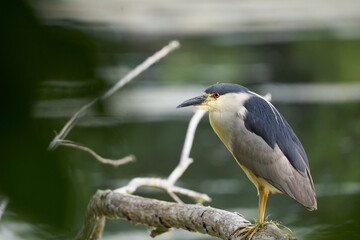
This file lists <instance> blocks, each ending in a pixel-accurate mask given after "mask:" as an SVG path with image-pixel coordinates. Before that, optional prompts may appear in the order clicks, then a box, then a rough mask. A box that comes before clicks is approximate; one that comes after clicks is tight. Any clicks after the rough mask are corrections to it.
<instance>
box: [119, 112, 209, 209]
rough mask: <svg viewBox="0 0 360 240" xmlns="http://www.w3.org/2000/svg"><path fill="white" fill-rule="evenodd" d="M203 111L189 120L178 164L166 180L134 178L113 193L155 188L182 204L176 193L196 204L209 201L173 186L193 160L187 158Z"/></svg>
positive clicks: (199, 194)
mask: <svg viewBox="0 0 360 240" xmlns="http://www.w3.org/2000/svg"><path fill="white" fill-rule="evenodd" d="M204 114H205V111H203V110H197V111H196V112H195V114H194V116H193V117H192V118H191V120H190V123H189V127H188V130H187V133H186V137H185V142H184V147H183V150H182V153H181V157H180V162H179V164H178V165H177V167H176V168H175V169H174V170H173V172H172V173H171V174H170V176H169V177H168V178H167V179H161V178H134V179H133V180H131V181H130V182H129V184H128V185H126V186H124V187H121V188H118V189H116V190H115V192H119V193H127V194H131V193H134V192H135V191H136V189H137V188H139V187H141V186H148V187H155V188H160V189H164V190H165V191H166V192H167V193H169V195H170V196H171V197H172V198H173V199H174V200H175V201H176V202H179V203H182V201H181V200H180V198H179V197H178V196H177V195H176V193H179V194H182V195H185V196H188V197H191V198H194V199H195V200H196V201H198V202H204V201H207V202H208V201H211V198H210V197H209V196H208V195H207V194H203V193H198V192H195V191H192V190H188V189H185V188H180V187H176V186H174V184H175V182H176V181H177V180H178V179H179V178H180V177H181V176H182V174H183V173H184V172H185V171H186V169H187V168H188V167H189V165H190V164H191V163H192V162H193V160H192V159H191V158H190V157H189V155H190V150H191V147H192V144H193V140H194V135H195V131H196V128H197V125H198V124H199V122H200V120H201V118H202V117H203V116H204Z"/></svg>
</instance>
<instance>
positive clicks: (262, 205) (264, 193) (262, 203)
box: [258, 186, 269, 224]
mask: <svg viewBox="0 0 360 240" xmlns="http://www.w3.org/2000/svg"><path fill="white" fill-rule="evenodd" d="M258 191H259V219H258V221H259V223H260V224H263V223H264V215H265V209H266V202H267V198H268V196H269V190H266V189H265V188H264V187H262V186H261V187H259V189H258Z"/></svg>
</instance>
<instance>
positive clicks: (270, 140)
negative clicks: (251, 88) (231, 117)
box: [236, 96, 316, 210]
mask: <svg viewBox="0 0 360 240" xmlns="http://www.w3.org/2000/svg"><path fill="white" fill-rule="evenodd" d="M244 107H245V108H246V110H247V112H246V116H245V118H244V125H245V128H246V129H247V130H248V131H250V132H251V133H253V134H255V135H257V136H258V137H260V138H261V139H257V140H256V141H255V142H256V143H255V142H254V144H257V145H258V146H253V147H254V148H256V151H252V153H247V154H248V156H245V155H244V154H240V155H239V157H240V158H241V157H249V158H251V159H249V160H248V161H253V162H246V163H248V167H249V168H250V169H251V170H252V171H253V172H254V173H255V175H257V176H259V177H262V178H264V179H265V180H267V181H268V182H269V183H270V184H271V185H273V186H274V187H276V188H277V189H279V190H280V191H282V192H283V193H285V194H287V195H289V196H290V197H292V198H294V199H295V200H297V201H299V202H300V203H301V204H303V205H304V206H305V207H307V208H308V209H309V210H314V209H316V196H315V189H314V185H313V182H312V178H311V175H310V169H309V162H308V159H307V156H306V153H305V150H304V148H303V146H302V144H301V142H300V141H299V139H298V138H297V136H296V135H295V133H294V131H293V130H292V128H291V127H290V125H289V124H288V123H287V121H286V120H285V118H284V117H283V116H282V115H281V114H280V113H279V112H278V111H277V110H276V109H275V107H274V106H272V105H271V104H270V103H268V102H267V101H266V100H264V99H262V98H260V97H257V96H253V97H251V98H249V99H248V100H247V101H246V102H245V103H244ZM261 141H263V144H259V143H261ZM259 145H260V146H261V147H260V146H259ZM266 145H268V146H269V147H270V148H271V150H270V151H269V150H268V149H269V148H268V147H266ZM276 146H277V147H278V148H276ZM276 149H280V151H279V150H276ZM236 155H237V154H236ZM269 155H270V156H269ZM283 156H285V157H286V159H287V160H286V161H288V163H290V164H291V166H292V167H291V166H290V165H289V164H286V165H287V166H284V164H283V163H284V162H281V161H280V159H281V158H283ZM282 161H283V160H282ZM255 162H256V164H255ZM285 163H286V162H285ZM281 164H283V165H281Z"/></svg>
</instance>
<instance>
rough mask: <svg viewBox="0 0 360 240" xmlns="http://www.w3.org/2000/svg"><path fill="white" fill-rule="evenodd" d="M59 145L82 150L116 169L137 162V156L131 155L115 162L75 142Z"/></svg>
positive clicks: (63, 141)
mask: <svg viewBox="0 0 360 240" xmlns="http://www.w3.org/2000/svg"><path fill="white" fill-rule="evenodd" d="M59 145H60V146H67V147H72V148H76V149H80V150H83V151H85V152H88V153H90V154H91V155H92V156H93V157H94V158H95V159H96V160H98V161H99V162H101V163H103V164H109V165H111V166H114V167H118V166H120V165H123V164H126V163H129V162H133V161H135V156H134V155H129V156H126V157H124V158H121V159H115V160H114V159H108V158H103V157H101V156H99V155H98V154H97V153H96V152H94V151H93V150H92V149H90V148H88V147H85V146H81V145H80V144H78V143H74V142H72V141H69V140H59Z"/></svg>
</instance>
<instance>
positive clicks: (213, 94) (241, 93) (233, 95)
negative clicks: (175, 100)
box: [177, 83, 250, 112]
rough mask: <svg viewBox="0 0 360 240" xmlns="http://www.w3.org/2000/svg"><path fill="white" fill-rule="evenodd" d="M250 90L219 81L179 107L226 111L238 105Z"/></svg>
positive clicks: (247, 95)
mask: <svg viewBox="0 0 360 240" xmlns="http://www.w3.org/2000/svg"><path fill="white" fill-rule="evenodd" d="M249 96H250V95H249V90H248V89H247V88H246V87H243V86H241V85H238V84H232V83H219V84H214V85H212V86H210V87H208V88H207V89H206V90H205V92H204V94H203V95H202V96H198V97H194V98H191V99H189V100H186V101H184V102H183V103H181V104H180V105H179V106H177V108H181V107H188V106H195V107H197V108H200V109H204V110H207V111H210V112H211V111H225V110H226V109H229V108H232V107H238V103H239V101H238V100H242V101H241V102H243V100H245V99H246V98H248V97H249Z"/></svg>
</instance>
